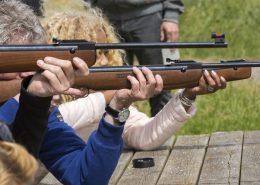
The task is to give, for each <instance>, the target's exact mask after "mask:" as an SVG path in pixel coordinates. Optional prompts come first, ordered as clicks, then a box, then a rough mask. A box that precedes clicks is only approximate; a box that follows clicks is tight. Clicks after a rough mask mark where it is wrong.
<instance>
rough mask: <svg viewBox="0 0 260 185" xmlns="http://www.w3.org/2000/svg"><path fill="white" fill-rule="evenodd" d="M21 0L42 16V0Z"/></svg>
mask: <svg viewBox="0 0 260 185" xmlns="http://www.w3.org/2000/svg"><path fill="white" fill-rule="evenodd" d="M22 2H23V3H24V4H27V5H28V6H30V7H31V8H32V9H33V11H34V13H35V14H36V15H37V16H43V13H42V12H43V6H42V4H43V2H42V0H22Z"/></svg>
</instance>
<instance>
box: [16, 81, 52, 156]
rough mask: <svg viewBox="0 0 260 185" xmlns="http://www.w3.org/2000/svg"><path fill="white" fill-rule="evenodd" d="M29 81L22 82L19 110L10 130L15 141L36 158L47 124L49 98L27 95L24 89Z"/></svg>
mask: <svg viewBox="0 0 260 185" xmlns="http://www.w3.org/2000/svg"><path fill="white" fill-rule="evenodd" d="M30 79H31V78H26V79H24V81H23V85H22V87H21V93H20V99H19V108H18V111H17V114H16V117H15V120H14V122H13V124H12V127H11V128H12V133H13V136H14V139H15V141H16V142H17V143H19V144H21V145H23V146H24V147H25V148H26V149H27V150H28V151H29V152H30V153H31V154H32V155H34V156H35V157H38V153H39V151H40V147H41V143H42V141H43V137H44V134H45V130H46V128H47V124H48V112H49V108H50V102H51V97H45V98H43V97H37V96H34V95H32V94H30V93H28V92H27V91H26V88H27V86H28V84H29V82H30Z"/></svg>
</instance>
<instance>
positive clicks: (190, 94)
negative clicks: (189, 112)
mask: <svg viewBox="0 0 260 185" xmlns="http://www.w3.org/2000/svg"><path fill="white" fill-rule="evenodd" d="M181 94H182V96H184V97H186V98H187V99H189V100H191V101H194V100H195V99H196V97H197V95H196V94H194V93H193V92H192V91H190V90H189V89H184V90H183V91H182V93H181Z"/></svg>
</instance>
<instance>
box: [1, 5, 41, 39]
mask: <svg viewBox="0 0 260 185" xmlns="http://www.w3.org/2000/svg"><path fill="white" fill-rule="evenodd" d="M44 41H45V34H44V29H43V28H42V26H41V23H40V21H39V19H38V18H37V16H36V15H35V14H34V12H33V10H32V9H31V8H30V7H29V6H27V5H25V4H23V3H22V2H20V1H18V0H2V1H0V44H28V43H35V44H36V43H43V42H44Z"/></svg>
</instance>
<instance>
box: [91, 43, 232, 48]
mask: <svg viewBox="0 0 260 185" xmlns="http://www.w3.org/2000/svg"><path fill="white" fill-rule="evenodd" d="M227 46H228V44H227V43H226V42H223V43H216V42H146V43H140V42H129V43H96V44H95V47H96V49H156V48H227Z"/></svg>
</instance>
